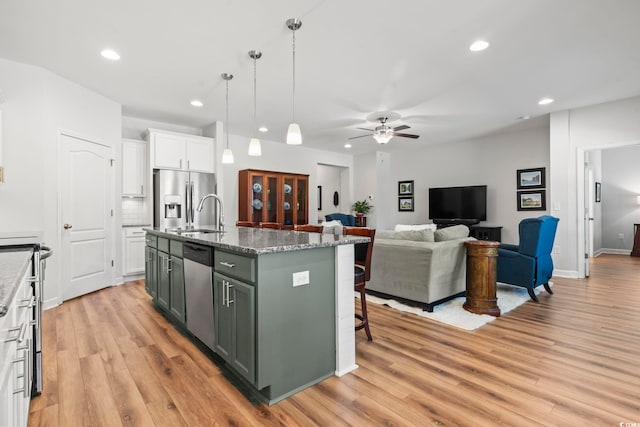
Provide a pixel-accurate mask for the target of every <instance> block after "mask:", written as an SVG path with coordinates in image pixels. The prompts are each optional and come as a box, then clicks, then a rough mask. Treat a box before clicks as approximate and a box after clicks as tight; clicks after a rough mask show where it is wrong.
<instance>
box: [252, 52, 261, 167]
mask: <svg viewBox="0 0 640 427" xmlns="http://www.w3.org/2000/svg"><path fill="white" fill-rule="evenodd" d="M261 56H262V52H258V51H257V50H250V51H249V57H250V58H251V59H253V138H251V141H249V155H250V156H262V147H261V146H260V140H259V139H258V137H257V136H256V61H257V60H258V59H260V57H261Z"/></svg>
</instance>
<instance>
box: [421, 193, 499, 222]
mask: <svg viewBox="0 0 640 427" xmlns="http://www.w3.org/2000/svg"><path fill="white" fill-rule="evenodd" d="M429 218H430V219H432V220H433V222H434V223H436V224H477V223H478V222H480V221H486V220H487V186H486V185H472V186H468V187H446V188H429Z"/></svg>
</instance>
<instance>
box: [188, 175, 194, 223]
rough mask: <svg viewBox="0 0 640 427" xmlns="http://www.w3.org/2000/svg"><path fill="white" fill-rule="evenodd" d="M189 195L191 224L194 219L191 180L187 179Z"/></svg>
mask: <svg viewBox="0 0 640 427" xmlns="http://www.w3.org/2000/svg"><path fill="white" fill-rule="evenodd" d="M189 197H190V198H191V201H190V202H189V203H190V204H191V224H192V225H193V223H194V221H195V209H194V208H193V181H189Z"/></svg>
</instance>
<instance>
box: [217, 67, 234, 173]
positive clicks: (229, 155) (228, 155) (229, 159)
mask: <svg viewBox="0 0 640 427" xmlns="http://www.w3.org/2000/svg"><path fill="white" fill-rule="evenodd" d="M220 76H221V77H222V78H223V79H224V80H225V83H226V86H227V96H226V99H225V115H226V123H225V125H224V130H225V133H226V136H227V144H226V147H225V148H224V151H223V152H222V163H223V164H225V165H230V164H232V163H233V161H234V160H233V151H231V148H229V80H231V79H232V78H233V74H227V73H223V74H221V75H220Z"/></svg>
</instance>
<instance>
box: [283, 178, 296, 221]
mask: <svg viewBox="0 0 640 427" xmlns="http://www.w3.org/2000/svg"><path fill="white" fill-rule="evenodd" d="M283 187H284V188H283V192H284V203H283V205H284V206H283V209H284V225H293V224H294V222H293V211H294V200H293V199H294V197H293V196H294V193H293V188H294V179H293V177H291V176H285V177H284V185H283Z"/></svg>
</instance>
